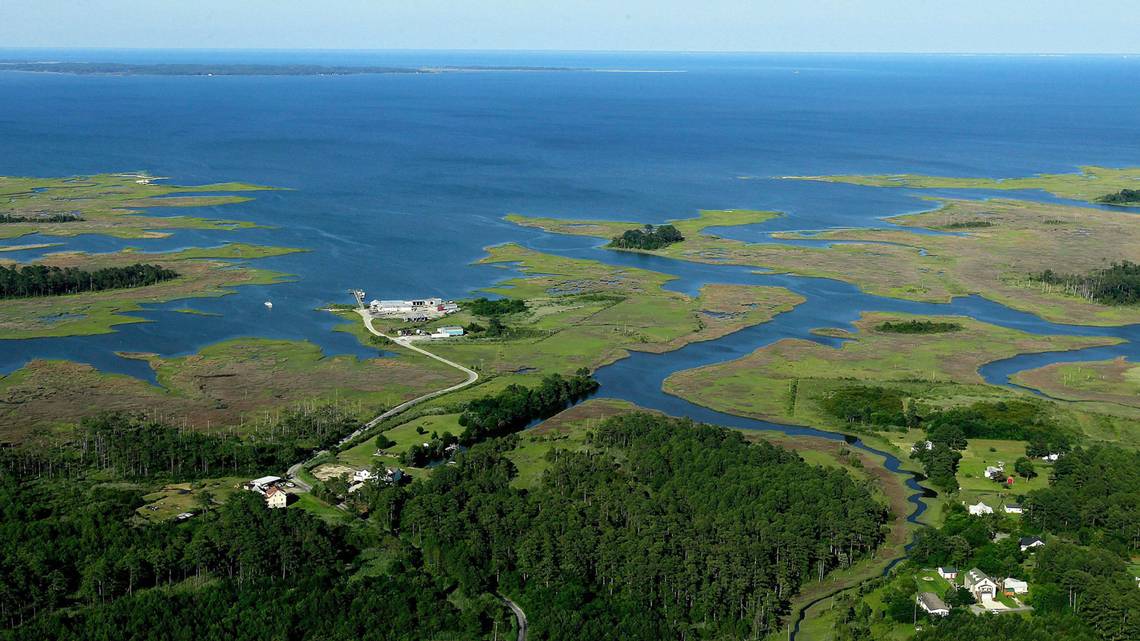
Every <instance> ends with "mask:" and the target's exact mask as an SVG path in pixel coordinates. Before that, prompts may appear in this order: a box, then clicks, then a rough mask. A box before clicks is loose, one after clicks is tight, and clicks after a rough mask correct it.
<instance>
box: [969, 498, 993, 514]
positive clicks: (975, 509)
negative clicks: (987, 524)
mask: <svg viewBox="0 0 1140 641" xmlns="http://www.w3.org/2000/svg"><path fill="white" fill-rule="evenodd" d="M966 511H967V512H969V513H970V516H981V515H983V514H993V513H994V509H993V508H992V507H990V506H988V505H986V504H985V503H982V502H981V501H978V504H977V505H969V506H966Z"/></svg>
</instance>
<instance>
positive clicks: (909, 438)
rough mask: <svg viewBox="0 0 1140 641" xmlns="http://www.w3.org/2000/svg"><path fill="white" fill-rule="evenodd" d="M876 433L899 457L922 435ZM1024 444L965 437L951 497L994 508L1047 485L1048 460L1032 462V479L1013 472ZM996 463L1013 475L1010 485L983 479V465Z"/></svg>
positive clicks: (918, 431)
mask: <svg viewBox="0 0 1140 641" xmlns="http://www.w3.org/2000/svg"><path fill="white" fill-rule="evenodd" d="M880 436H881V438H883V439H884V440H886V441H888V442H889V443H890V444H891V446H892V447H891V451H893V452H894V453H895V454H896V456H898V457H900V458H902V457H909V456H910V448H911V446H912V445H913V444H914V443H915V442H917V441H920V440H923V439H925V438H926V437H925V436H924V435H923V432H922V431H921V430H914V429H912V430H907V431H905V432H885V433H883V434H881V435H880ZM1027 444H1028V443H1026V442H1025V441H1010V440H999V439H983V438H975V439H969V440H968V441H967V445H966V449H964V450H962V452H961V453H962V459H961V460H960V461H959V462H958V474H957V479H958V485H959V487H960V490H959V492H958V495H957V496H956V497H954V499H955V500H957V501H959V502H966V503H970V504H972V503H977V502H978V501H983V502H985V503H986V504H987V505H989V506H990V507H992V508H994V510H995V511H998V510H1000V509H1001V506H1002V504H1003V503H1017V502H1019V500H1018V498H1019V497H1020V496H1022V495H1025V494H1026V493H1028V492H1030V491H1032V490H1038V489H1041V488H1044V487H1048V485H1049V473H1050V470H1051V468H1052V465H1050V464H1048V463H1044V462H1042V461H1039V460H1035V461H1033V466H1034V468H1035V469H1036V472H1037V476H1036V477H1035V478H1033V479H1024V478H1022V477H1020V476H1017V475H1016V474H1014V471H1013V464H1014V462H1015V461H1017V459H1019V458H1021V457H1022V456H1025V446H1026V445H1027ZM999 463H1004V464H1005V470H1006V472H1007V473H1008V474H1009V475H1010V476H1013V477H1014V483H1013V486H1012V487H1006V486H1005V485H1004V484H1001V483H995V482H993V481H991V480H989V479H987V478H985V469H986V467H988V466H991V465H994V466H996V465H997V464H999Z"/></svg>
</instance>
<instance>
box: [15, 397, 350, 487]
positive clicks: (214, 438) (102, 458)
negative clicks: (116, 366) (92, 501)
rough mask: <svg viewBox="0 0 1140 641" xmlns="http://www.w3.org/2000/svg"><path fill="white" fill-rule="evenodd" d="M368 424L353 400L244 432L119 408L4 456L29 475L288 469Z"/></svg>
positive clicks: (173, 475) (191, 475)
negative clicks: (351, 406)
mask: <svg viewBox="0 0 1140 641" xmlns="http://www.w3.org/2000/svg"><path fill="white" fill-rule="evenodd" d="M358 427H360V421H359V420H358V419H357V418H356V417H355V415H354V414H352V413H350V412H348V411H346V410H345V408H343V407H340V406H337V405H333V404H327V405H316V406H311V407H298V408H292V409H287V410H285V411H284V412H282V413H281V415H280V416H278V417H276V418H274V419H273V420H272V421H270V422H268V423H266V424H264V425H257V426H254V427H251V428H250V429H248V430H246V431H245V432H244V433H242V434H240V435H239V434H238V432H237V431H235V430H233V429H232V428H226V429H218V430H216V431H212V432H198V431H194V430H189V429H182V428H181V427H177V426H173V425H169V424H166V423H164V422H162V421H160V420H155V419H153V418H148V417H145V416H141V415H136V414H130V413H123V412H112V413H104V414H98V415H95V416H91V417H87V418H84V419H83V420H82V421H80V423H79V425H78V426H77V427H76V430H75V433H74V435H73V436H72V437H71V438H69V439H67V440H65V441H63V442H59V443H54V444H52V445H41V446H37V447H24V448H19V449H14V448H13V449H0V464H3V465H5V466H6V467H7V469H8V470H9V471H10V472H11V473H13V474H17V475H19V476H20V477H22V478H39V477H50V478H79V477H82V476H83V475H85V474H88V473H104V474H109V475H111V476H113V477H114V478H120V479H131V480H141V479H166V480H173V479H198V478H209V477H211V476H226V475H233V474H247V473H249V474H256V473H258V472H260V471H262V470H266V469H282V468H285V467H287V466H288V465H289V464H291V463H293V462H296V461H297V460H298V459H299V458H302V457H303V456H304V455H305V454H306V453H307V452H310V451H312V450H316V449H322V448H325V447H328V446H330V445H332V444H334V443H336V442H337V441H339V440H340V439H341V438H342V437H343V436H345V435H347V434H349V433H351V432H352V431H353V430H355V429H356V428H358Z"/></svg>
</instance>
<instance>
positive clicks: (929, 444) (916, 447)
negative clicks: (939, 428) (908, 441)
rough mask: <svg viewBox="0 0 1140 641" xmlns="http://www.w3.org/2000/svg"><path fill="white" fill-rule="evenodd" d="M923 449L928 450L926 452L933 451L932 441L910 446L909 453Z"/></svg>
mask: <svg viewBox="0 0 1140 641" xmlns="http://www.w3.org/2000/svg"><path fill="white" fill-rule="evenodd" d="M924 448H925V449H928V450H932V449H934V441H923V442H921V443H915V444H914V445H911V446H910V451H911V452H917V451H919V450H920V449H924Z"/></svg>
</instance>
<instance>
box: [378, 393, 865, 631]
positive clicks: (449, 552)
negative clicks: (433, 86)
mask: <svg viewBox="0 0 1140 641" xmlns="http://www.w3.org/2000/svg"><path fill="white" fill-rule="evenodd" d="M592 443H593V446H594V447H596V448H597V451H593V452H579V453H569V452H557V451H556V452H554V453H552V454H551V456H550V463H551V467H550V469H549V470H548V471H547V472H546V474H545V475H544V477H543V480H542V483H541V484H540V486H539V487H537V488H535V489H533V490H531V491H529V492H520V491H518V490H514V489H513V488H511V487H510V484H509V483H510V480H511V479H512V478H513V476H514V475H515V469H514V465H513V464H512V463H511V461H510V460H509V459H507V458H505V457H504V456H502V455H501V454H500V453H499V452H497V451H495V448H494V442H491V443H488V444H487V445H488V446H490V447H488V446H480V447H477V448H475V449H473V450H472V451H470V452H468V453H467V454H466V455H465V456H464V457H463V458H461V460H460V461H459V464H458V465H456V466H448V467H444V468H438V469H437V471H436V473H435V474H434V475H433V476H432V477H431V478H430V479H428V480H426V481H418V482H416V483H414V484H413V485H412V486H411V488H410V489H409V490H408V495H407V498H406V501H404V502H403V506H402V510H401V514H400V517H399V519H398V522H399V523H400V529H401V531H402V532H403V533H404V535H405V536H408V537H410V540H411V541H413V542H414V543H415V544H416V546H417V547H419V548H421V549H422V550H423V554H424V558H425V560H426V562H427V565H428V567H431V568H435V569H438V570H439V571H441V572H443V573H445V574H447V575H448V576H451V577H453V578H455V579H456V580H457V581H458V582H459V584H460V585H461V586H464V587H465V589H466V590H467V591H469V592H470V591H477V590H487V589H494V588H497V589H499V590H500V591H503V592H505V593H507V594H510V595H512V598H514V599H516V600H517V601H519V602H520V603H521V604H522V605H523V607H524V609H525V610H526V611H527V613H528V616H529V618H530V623H531V633H532V634H533V635H534V636H535V637H536V638H541V639H551V640H563V639H565V640H571V639H573V640H579V639H603V638H606V639H611V638H622V639H646V640H649V639H665V638H677V639H680V638H687V637H688V636H691V635H692V634H693V633H694V630H696V629H702V630H704V633H703V634H701V635H700V636H708V637H717V636H718V635H720V636H732V637H736V638H742V637H749V638H751V637H752V636H753V635H756V634H760V635H762V634H763V633H764V632H766V631H770V630H772V629H773V626H775V625H776V623H777V617H778V616H779V615H780V614H782V613H783V612H784V611H785V609H786V606H787V602H788V599H789V598H790V597H791V596H792V595H793V594H795V593H796V591H797V590H799V588H800V586H801V585H803V584H804V583H807V582H813V581H816V580H819V579H820V578H821V577H823V576H824V575H826V573H827V572H828V571H830V570H832V569H835V568H837V567H843V566H846V565H848V564H850V563H852V562H854V561H855V560H857V559H860V558H864V557H866V556H867V555H868V554H869V553H871V552H872V551H873V550H874V549H875V547H876V546H877V545H878V544H879V543H880V542H881V541H882V538H883V535H884V528H883V524H884V523H885V521H886V517H887V514H886V509H885V508H884V507H883V506H882V505H880V504H879V503H877V502H876V501H875V500H874V499H873V498H872V497H871V496H870V494H869V492H868V490H867V488H865V487H863V486H861V485H860V484H857V483H855V482H854V481H853V480H852V479H851V478H850V477H849V476H848V475H847V474H846V473H845V472H842V471H839V470H835V469H828V468H822V467H815V466H809V465H807V464H805V463H804V462H803V461H802V460H801V459H800V458H799V457H798V456H797V455H795V454H793V453H791V452H788V451H786V450H783V449H780V448H777V447H775V446H772V445H769V444H766V443H758V444H750V443H748V442H747V441H745V440H744V438H743V437H742V436H741V435H740V434H739V433H736V432H733V431H730V430H725V429H722V428H714V427H708V426H699V425H694V424H693V423H691V422H690V421H687V420H680V419H670V418H663V417H659V416H654V415H649V414H632V415H627V416H622V417H616V418H611V419H608V420H607V421H606V422H604V423H603V424H602V425H601V426H600V427H599V428H598V429H597V430H596V432H595V433H594V436H593V439H592Z"/></svg>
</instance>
